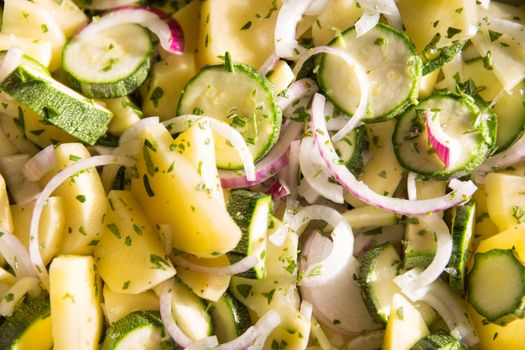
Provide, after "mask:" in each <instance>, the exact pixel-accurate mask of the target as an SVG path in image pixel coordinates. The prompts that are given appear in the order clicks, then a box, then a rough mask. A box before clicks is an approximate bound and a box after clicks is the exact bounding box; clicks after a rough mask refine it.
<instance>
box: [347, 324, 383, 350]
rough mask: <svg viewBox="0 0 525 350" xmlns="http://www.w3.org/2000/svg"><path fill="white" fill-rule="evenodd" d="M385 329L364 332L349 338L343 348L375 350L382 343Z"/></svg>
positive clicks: (349, 349)
mask: <svg viewBox="0 0 525 350" xmlns="http://www.w3.org/2000/svg"><path fill="white" fill-rule="evenodd" d="M384 337H385V331H384V330H383V329H380V330H377V331H371V332H366V333H364V334H361V335H360V336H357V337H355V338H354V339H352V340H350V341H349V342H348V343H347V344H346V347H345V349H346V350H376V349H380V348H381V345H383V339H384Z"/></svg>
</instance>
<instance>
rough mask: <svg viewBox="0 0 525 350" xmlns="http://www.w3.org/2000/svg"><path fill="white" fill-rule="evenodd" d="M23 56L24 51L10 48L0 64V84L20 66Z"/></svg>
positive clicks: (13, 47) (14, 47)
mask: <svg viewBox="0 0 525 350" xmlns="http://www.w3.org/2000/svg"><path fill="white" fill-rule="evenodd" d="M23 55H24V51H22V50H21V49H19V48H18V47H16V46H11V48H10V49H9V50H8V51H7V53H6V54H5V56H4V59H3V60H2V64H0V82H2V81H4V80H5V79H6V78H7V77H8V76H9V74H11V73H13V71H14V70H15V69H16V67H18V65H19V64H20V61H21V60H22V56H23Z"/></svg>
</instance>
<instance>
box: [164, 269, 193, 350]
mask: <svg viewBox="0 0 525 350" xmlns="http://www.w3.org/2000/svg"><path fill="white" fill-rule="evenodd" d="M172 294H173V279H169V280H167V281H164V282H162V283H161V285H160V292H159V298H160V318H161V319H162V323H163V324H164V327H165V328H166V331H167V332H168V334H169V335H170V336H171V338H172V339H173V340H174V341H175V343H177V345H179V346H181V347H183V348H186V347H188V346H190V345H191V344H192V343H193V342H192V341H191V339H190V338H188V336H187V335H186V334H184V332H183V331H182V330H181V329H180V328H179V326H177V323H175V320H174V319H173V312H172V310H171V302H172V299H173V295H172Z"/></svg>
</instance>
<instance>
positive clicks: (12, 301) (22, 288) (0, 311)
mask: <svg viewBox="0 0 525 350" xmlns="http://www.w3.org/2000/svg"><path fill="white" fill-rule="evenodd" d="M40 292H41V289H40V285H39V283H38V279H37V278H35V277H24V278H21V279H19V280H18V281H16V283H15V284H13V286H12V287H11V288H9V291H8V292H7V293H6V295H10V298H5V297H4V296H3V295H2V296H0V297H1V298H2V299H1V301H0V315H2V316H4V317H10V316H11V315H13V312H14V311H15V307H16V306H17V305H18V303H19V302H20V301H21V300H22V298H23V297H24V296H25V295H26V294H30V295H31V296H32V297H37V296H39V295H40Z"/></svg>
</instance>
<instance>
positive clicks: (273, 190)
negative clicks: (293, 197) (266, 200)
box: [265, 180, 290, 200]
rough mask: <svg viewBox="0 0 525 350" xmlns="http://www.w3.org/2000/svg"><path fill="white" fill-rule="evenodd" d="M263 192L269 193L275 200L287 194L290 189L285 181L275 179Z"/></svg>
mask: <svg viewBox="0 0 525 350" xmlns="http://www.w3.org/2000/svg"><path fill="white" fill-rule="evenodd" d="M265 192H266V193H267V194H269V195H271V196H272V199H273V200H276V199H280V198H283V197H286V196H288V195H289V194H290V189H289V188H288V186H287V185H286V184H285V183H283V182H281V181H280V180H277V181H275V182H274V183H273V184H272V185H271V186H270V187H268V189H267V190H266V191H265Z"/></svg>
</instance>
